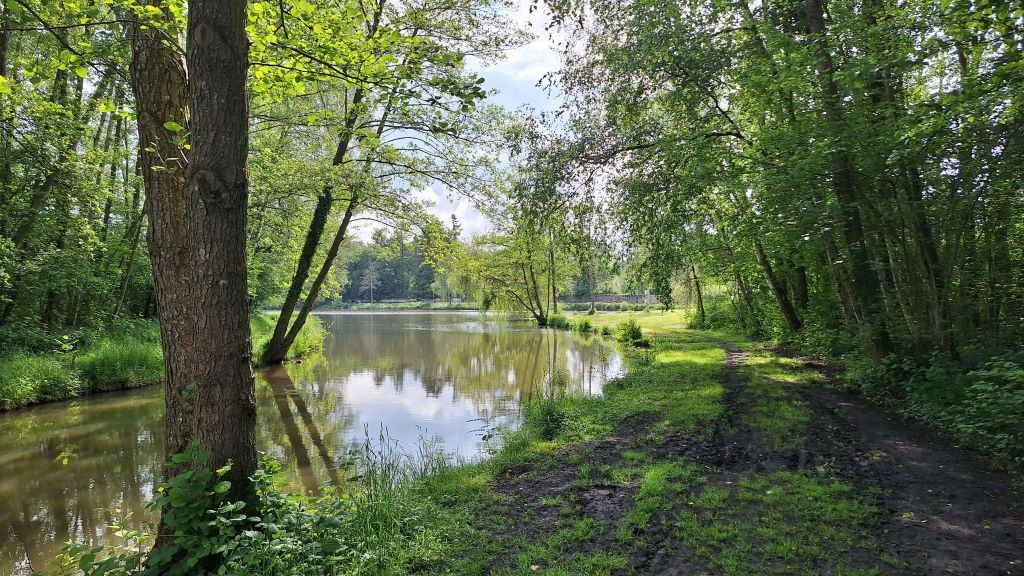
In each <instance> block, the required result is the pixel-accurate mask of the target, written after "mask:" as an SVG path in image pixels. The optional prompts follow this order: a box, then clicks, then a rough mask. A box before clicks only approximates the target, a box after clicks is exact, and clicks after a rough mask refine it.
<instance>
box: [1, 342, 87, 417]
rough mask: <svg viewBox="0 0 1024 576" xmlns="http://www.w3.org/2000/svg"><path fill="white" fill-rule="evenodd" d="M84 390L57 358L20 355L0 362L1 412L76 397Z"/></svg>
mask: <svg viewBox="0 0 1024 576" xmlns="http://www.w3.org/2000/svg"><path fill="white" fill-rule="evenodd" d="M82 388H83V386H82V381H81V379H80V378H79V377H78V375H77V374H76V373H75V372H74V371H72V370H69V369H68V367H67V366H66V365H65V364H64V362H62V361H61V358H60V357H59V356H58V355H52V354H51V355H40V356H30V355H27V354H20V353H19V354H15V355H13V356H8V357H7V358H3V359H0V409H3V410H6V409H9V408H17V407H20V406H28V405H30V404H37V403H39V402H51V401H54V400H65V399H67V398H73V397H75V396H77V395H78V394H80V393H81V390H82Z"/></svg>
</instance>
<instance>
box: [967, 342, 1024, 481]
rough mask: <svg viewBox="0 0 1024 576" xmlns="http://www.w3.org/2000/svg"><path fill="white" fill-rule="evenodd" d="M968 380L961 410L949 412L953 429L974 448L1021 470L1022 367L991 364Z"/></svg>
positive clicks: (1023, 454) (1023, 455)
mask: <svg viewBox="0 0 1024 576" xmlns="http://www.w3.org/2000/svg"><path fill="white" fill-rule="evenodd" d="M967 378H968V379H969V381H971V382H972V383H971V384H970V385H969V386H968V387H967V390H966V393H965V395H964V398H963V401H962V402H961V403H960V407H958V408H957V409H955V410H950V423H951V424H952V426H953V428H954V429H955V430H956V431H957V432H958V433H959V434H960V435H961V436H962V437H964V438H965V439H967V440H968V441H969V442H970V443H971V444H972V445H973V446H976V447H978V448H980V449H982V450H985V451H986V452H990V453H992V454H994V455H995V456H996V457H997V458H999V459H1001V460H1004V461H1005V462H1007V463H1009V464H1012V465H1015V466H1018V467H1021V466H1024V363H1020V362H1014V361H1011V360H1010V359H995V360H991V361H989V362H987V363H986V364H985V365H984V366H982V367H981V369H980V370H975V371H973V372H970V373H968V374H967Z"/></svg>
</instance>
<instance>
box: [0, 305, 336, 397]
mask: <svg viewBox="0 0 1024 576" xmlns="http://www.w3.org/2000/svg"><path fill="white" fill-rule="evenodd" d="M273 322H274V320H273V318H272V317H271V316H270V315H267V314H263V313H260V314H256V315H254V316H253V317H252V320H251V323H250V326H251V329H252V339H253V349H254V350H259V349H261V347H263V346H265V345H266V342H267V340H269V339H270V335H271V334H272V332H273V330H274V323H273ZM325 336H326V331H325V330H324V328H323V326H322V325H321V324H320V322H319V320H318V319H316V318H315V317H312V318H310V319H309V320H308V321H307V322H306V325H305V326H304V327H303V329H302V331H301V332H300V333H299V336H298V337H297V338H296V339H295V343H294V344H293V345H292V347H291V349H290V350H289V357H290V358H298V357H302V356H305V355H307V354H311V353H313V352H316V351H318V350H319V349H320V348H321V347H322V345H323V340H324V337H325ZM55 347H56V348H57V349H56V350H52V351H49V352H35V353H29V352H20V351H18V352H13V353H10V354H7V355H5V356H3V357H0V410H9V409H12V408H20V407H24V406H30V405H33V404H41V403H45V402H56V401H60V400H68V399H70V398H74V397H77V396H83V395H86V394H91V393H96V392H109V391H113V390H124V389H127V388H135V387H138V386H145V385H149V384H155V383H157V382H159V381H160V380H161V379H162V378H163V371H164V363H163V353H162V351H161V349H160V327H159V325H158V324H157V323H156V321H145V320H137V321H131V322H120V323H118V324H117V325H114V326H111V327H109V328H107V329H105V330H102V331H94V332H85V333H82V334H80V335H78V336H77V337H76V338H75V339H74V340H72V339H71V338H70V337H69V338H66V339H63V340H62V341H61V342H60V343H59V345H57V346H55Z"/></svg>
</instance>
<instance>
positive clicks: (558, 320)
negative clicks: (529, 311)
mask: <svg viewBox="0 0 1024 576" xmlns="http://www.w3.org/2000/svg"><path fill="white" fill-rule="evenodd" d="M548 328H554V329H556V330H569V329H570V328H572V324H570V323H569V319H568V318H566V317H565V316H562V315H561V314H552V315H551V316H548Z"/></svg>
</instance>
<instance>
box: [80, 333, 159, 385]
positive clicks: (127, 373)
mask: <svg viewBox="0 0 1024 576" xmlns="http://www.w3.org/2000/svg"><path fill="white" fill-rule="evenodd" d="M74 365H75V368H77V369H78V371H79V372H80V373H81V374H82V377H83V379H84V380H85V381H86V382H87V383H88V386H89V391H90V392H106V391H110V390H122V389H125V388H132V387H135V386H144V385H146V384H154V383H156V382H159V381H160V380H161V379H163V377H164V357H163V352H162V351H161V349H160V343H159V342H147V341H142V340H133V339H130V338H125V337H120V338H105V339H102V340H99V341H98V342H97V343H96V344H95V345H93V346H92V347H90V348H89V349H87V350H85V351H84V352H82V353H81V354H80V355H78V356H77V358H75V360H74Z"/></svg>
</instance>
